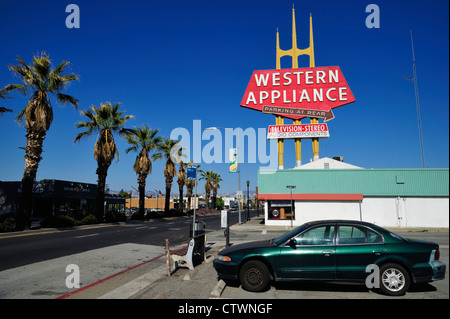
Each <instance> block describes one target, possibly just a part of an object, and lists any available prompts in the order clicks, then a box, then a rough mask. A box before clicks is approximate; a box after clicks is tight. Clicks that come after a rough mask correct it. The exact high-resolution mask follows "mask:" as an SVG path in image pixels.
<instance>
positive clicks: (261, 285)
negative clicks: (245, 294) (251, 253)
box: [239, 260, 270, 292]
mask: <svg viewBox="0 0 450 319" xmlns="http://www.w3.org/2000/svg"><path fill="white" fill-rule="evenodd" d="M239 279H240V281H241V284H242V287H243V288H244V289H245V290H248V291H252V292H261V291H264V290H266V288H267V287H268V285H269V281H270V273H269V269H267V266H266V265H265V264H264V263H263V262H261V261H259V260H251V261H248V262H246V263H245V264H244V265H243V266H242V268H241V271H240V273H239Z"/></svg>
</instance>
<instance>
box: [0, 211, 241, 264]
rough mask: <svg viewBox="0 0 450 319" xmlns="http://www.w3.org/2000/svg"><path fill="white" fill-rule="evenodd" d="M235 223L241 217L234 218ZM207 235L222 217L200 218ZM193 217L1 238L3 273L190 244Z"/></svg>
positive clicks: (218, 227) (104, 225)
mask: <svg viewBox="0 0 450 319" xmlns="http://www.w3.org/2000/svg"><path fill="white" fill-rule="evenodd" d="M230 218H231V220H230V222H231V223H236V222H237V219H238V216H237V214H236V213H232V214H231V217H230ZM196 220H197V221H198V220H200V221H203V222H204V223H205V225H206V231H214V230H218V229H220V215H205V216H197V217H196ZM190 225H192V217H172V218H166V219H154V220H150V221H134V222H132V223H127V224H123V223H121V224H101V225H91V226H88V227H75V228H72V229H41V230H39V231H31V232H20V233H9V234H8V233H3V234H0V271H2V270H6V269H10V268H14V267H19V266H23V265H27V264H31V263H36V262H40V261H44V260H50V259H54V258H59V257H63V256H68V255H73V254H78V253H82V252H86V251H89V250H93V249H99V248H104V247H109V246H114V245H121V244H128V243H133V244H142V245H154V246H161V247H164V246H165V239H166V238H168V239H169V242H170V245H171V246H174V245H179V244H182V243H183V242H184V241H187V239H188V235H189V229H190Z"/></svg>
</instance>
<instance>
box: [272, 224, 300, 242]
mask: <svg viewBox="0 0 450 319" xmlns="http://www.w3.org/2000/svg"><path fill="white" fill-rule="evenodd" d="M306 227H308V224H303V225H301V226H299V227H297V228H295V229H293V230H291V231H290V232H288V233H286V234H284V235H281V236H280V237H277V238H274V239H272V242H273V243H274V244H275V245H279V244H282V243H284V242H285V241H287V240H289V239H291V238H292V237H294V236H295V235H297V234H298V233H299V232H301V231H302V230H303V229H305V228H306Z"/></svg>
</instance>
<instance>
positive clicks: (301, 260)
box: [276, 224, 335, 280]
mask: <svg viewBox="0 0 450 319" xmlns="http://www.w3.org/2000/svg"><path fill="white" fill-rule="evenodd" d="M334 237H335V226H334V225H331V224H330V225H322V226H318V227H314V228H309V229H307V230H305V231H304V232H302V233H300V234H299V235H298V236H296V237H295V238H293V239H291V240H289V241H288V242H286V243H285V244H284V246H283V247H281V251H280V257H279V258H278V259H277V261H276V263H277V266H276V269H277V275H278V277H279V279H280V280H283V279H305V280H333V279H334V278H335V245H334V240H335V239H334Z"/></svg>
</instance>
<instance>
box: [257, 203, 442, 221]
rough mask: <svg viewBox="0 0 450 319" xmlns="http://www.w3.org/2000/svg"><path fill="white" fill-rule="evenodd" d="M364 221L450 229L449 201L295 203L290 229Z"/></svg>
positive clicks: (266, 213)
mask: <svg viewBox="0 0 450 319" xmlns="http://www.w3.org/2000/svg"><path fill="white" fill-rule="evenodd" d="M265 216H266V225H268V226H290V225H291V221H290V220H271V219H268V206H267V202H266V205H265ZM324 219H325V220H327V219H349V220H363V221H366V222H370V223H373V224H376V225H379V226H382V227H402V228H414V227H447V228H448V227H449V199H448V198H419V197H377V198H370V197H369V198H364V199H363V201H362V202H359V201H345V202H338V201H296V202H295V220H293V223H292V224H293V226H300V225H301V224H303V223H305V222H308V221H313V220H324Z"/></svg>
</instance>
